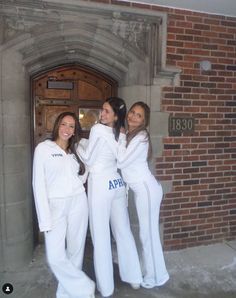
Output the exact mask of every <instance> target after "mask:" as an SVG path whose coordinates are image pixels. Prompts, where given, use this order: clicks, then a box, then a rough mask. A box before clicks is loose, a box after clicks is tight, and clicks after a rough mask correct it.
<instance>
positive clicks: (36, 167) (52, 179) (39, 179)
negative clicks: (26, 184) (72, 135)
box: [32, 140, 85, 231]
mask: <svg viewBox="0 0 236 298" xmlns="http://www.w3.org/2000/svg"><path fill="white" fill-rule="evenodd" d="M78 172H79V164H78V162H77V160H76V158H75V156H74V154H66V152H65V151H64V150H62V149H61V148H60V147H59V146H58V145H57V144H56V143H55V142H53V141H50V140H46V141H44V142H41V143H39V144H38V145H37V147H36V148H35V152H34V161H33V182H32V183H33V191H34V199H35V206H36V212H37V216H38V222H39V229H40V231H48V230H51V229H52V216H51V211H50V199H55V198H65V197H69V196H74V195H76V194H80V193H82V192H84V191H85V189H84V186H83V183H84V181H83V177H82V176H79V175H78Z"/></svg>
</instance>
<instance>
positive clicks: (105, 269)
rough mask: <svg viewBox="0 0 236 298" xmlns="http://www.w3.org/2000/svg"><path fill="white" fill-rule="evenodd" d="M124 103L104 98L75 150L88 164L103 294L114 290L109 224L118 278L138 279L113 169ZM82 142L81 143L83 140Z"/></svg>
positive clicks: (122, 195)
mask: <svg viewBox="0 0 236 298" xmlns="http://www.w3.org/2000/svg"><path fill="white" fill-rule="evenodd" d="M125 116H126V105H125V102H124V101H123V99H121V98H119V97H111V98H108V99H107V100H106V101H105V102H104V104H103V107H102V112H101V119H100V123H98V124H95V125H94V126H93V127H92V129H91V131H90V136H89V141H88V145H87V147H86V148H85V147H83V146H82V145H83V144H82V143H80V145H79V147H78V154H79V156H80V157H81V159H82V160H83V162H84V163H85V164H87V166H88V168H89V178H88V201H89V222H90V230H91V236H92V241H93V246H94V269H95V274H96V281H97V287H98V290H99V291H100V293H101V295H102V296H103V297H110V296H111V295H112V294H113V291H114V278H113V264H112V251H111V237H110V225H111V230H112V234H113V236H114V239H115V241H116V245H117V252H118V264H119V272H120V277H121V280H123V281H125V282H128V283H130V284H131V286H132V287H133V288H136V287H138V286H139V284H140V283H141V281H142V276H141V269H140V264H139V259H138V253H137V250H136V245H135V242H134V238H133V235H132V233H131V229H130V223H129V217H128V211H127V201H126V193H125V187H124V182H123V180H122V178H121V176H120V175H119V173H118V172H117V159H116V158H117V148H118V140H119V135H120V129H121V128H122V127H124V125H125ZM84 145H85V144H84Z"/></svg>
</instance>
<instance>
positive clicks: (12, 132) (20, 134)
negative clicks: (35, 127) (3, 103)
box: [3, 115, 30, 145]
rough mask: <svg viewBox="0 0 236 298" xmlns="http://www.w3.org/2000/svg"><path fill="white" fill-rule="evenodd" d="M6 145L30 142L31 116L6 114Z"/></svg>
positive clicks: (4, 126) (4, 124) (4, 127)
mask: <svg viewBox="0 0 236 298" xmlns="http://www.w3.org/2000/svg"><path fill="white" fill-rule="evenodd" d="M3 131H4V143H5V145H21V144H28V143H30V118H29V117H26V116H21V115H18V116H15V115H5V116H4V123H3Z"/></svg>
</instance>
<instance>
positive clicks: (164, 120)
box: [150, 112, 169, 136]
mask: <svg viewBox="0 0 236 298" xmlns="http://www.w3.org/2000/svg"><path fill="white" fill-rule="evenodd" d="M168 118H169V114H167V113H163V112H151V117H150V134H151V135H156V136H167V135H168Z"/></svg>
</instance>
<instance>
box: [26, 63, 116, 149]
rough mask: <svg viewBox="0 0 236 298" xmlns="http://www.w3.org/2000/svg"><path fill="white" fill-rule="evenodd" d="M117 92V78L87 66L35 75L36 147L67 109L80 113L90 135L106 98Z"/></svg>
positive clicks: (76, 66) (33, 83) (65, 68)
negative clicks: (115, 79)
mask: <svg viewBox="0 0 236 298" xmlns="http://www.w3.org/2000/svg"><path fill="white" fill-rule="evenodd" d="M116 94H117V83H116V82H115V81H114V80H113V79H111V78H109V77H108V76H105V75H104V74H101V73H99V72H97V71H95V70H93V69H91V68H88V67H85V66H80V65H66V66H60V67H57V68H54V69H50V70H48V71H46V72H44V73H41V74H38V75H36V76H34V77H33V78H32V97H33V106H34V111H33V115H34V146H36V145H37V144H38V143H39V142H41V141H43V140H44V139H45V138H48V137H49V136H50V134H51V131H52V127H53V124H54V121H55V119H56V117H57V115H58V114H60V113H61V112H64V111H73V112H75V114H76V115H78V117H79V119H80V123H81V126H82V130H83V136H84V137H86V136H88V133H89V130H90V128H91V126H92V125H93V124H94V123H95V122H96V121H97V117H98V113H99V110H100V108H101V106H102V103H103V102H104V100H105V99H106V98H108V97H110V96H115V95H116Z"/></svg>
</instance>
